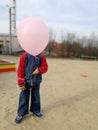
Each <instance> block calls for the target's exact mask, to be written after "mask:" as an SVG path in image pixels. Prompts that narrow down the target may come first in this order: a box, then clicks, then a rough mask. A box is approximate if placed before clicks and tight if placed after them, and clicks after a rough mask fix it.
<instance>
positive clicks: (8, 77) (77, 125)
mask: <svg viewBox="0 0 98 130" xmlns="http://www.w3.org/2000/svg"><path fill="white" fill-rule="evenodd" d="M0 59H7V60H11V61H14V62H16V63H18V60H19V57H13V56H6V57H5V56H0ZM47 61H48V64H49V71H48V72H47V73H46V74H45V75H43V82H42V84H41V102H42V112H43V114H44V117H43V118H42V119H38V118H36V117H34V116H32V114H31V113H30V114H28V115H27V117H26V118H24V120H23V122H22V123H21V124H18V125H17V124H15V123H14V118H15V116H16V113H17V105H18V96H19V90H18V89H17V81H16V73H15V72H9V73H0V130H14V129H17V130H98V61H83V60H64V59H47ZM84 72H85V73H87V75H88V77H86V78H84V77H81V76H80V74H81V73H84Z"/></svg>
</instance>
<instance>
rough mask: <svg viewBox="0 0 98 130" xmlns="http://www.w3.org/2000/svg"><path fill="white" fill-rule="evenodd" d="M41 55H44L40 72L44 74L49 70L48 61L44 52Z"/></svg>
mask: <svg viewBox="0 0 98 130" xmlns="http://www.w3.org/2000/svg"><path fill="white" fill-rule="evenodd" d="M41 57H42V61H41V66H40V67H39V68H38V69H39V71H40V74H44V73H46V72H47V70H48V63H47V60H46V58H45V56H44V55H43V54H41Z"/></svg>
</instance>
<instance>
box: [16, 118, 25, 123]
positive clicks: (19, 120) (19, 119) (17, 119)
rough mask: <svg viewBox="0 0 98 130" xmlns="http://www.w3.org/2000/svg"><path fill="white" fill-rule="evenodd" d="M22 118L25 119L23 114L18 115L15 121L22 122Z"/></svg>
mask: <svg viewBox="0 0 98 130" xmlns="http://www.w3.org/2000/svg"><path fill="white" fill-rule="evenodd" d="M22 119H23V117H22V116H17V117H16V118H15V122H16V123H20V122H21V121H22Z"/></svg>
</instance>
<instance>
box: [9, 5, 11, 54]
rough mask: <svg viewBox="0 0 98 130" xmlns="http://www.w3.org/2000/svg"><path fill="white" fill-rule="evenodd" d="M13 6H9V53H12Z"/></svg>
mask: <svg viewBox="0 0 98 130" xmlns="http://www.w3.org/2000/svg"><path fill="white" fill-rule="evenodd" d="M11 23H12V22H11V7H9V38H10V42H9V54H12V24H11Z"/></svg>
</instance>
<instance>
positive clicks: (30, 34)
mask: <svg viewBox="0 0 98 130" xmlns="http://www.w3.org/2000/svg"><path fill="white" fill-rule="evenodd" d="M17 37H18V41H19V44H20V45H21V47H22V48H23V49H24V50H25V51H26V52H28V53H29V54H31V55H34V56H36V55H38V54H40V53H41V52H42V51H43V50H44V49H45V48H46V46H47V44H48V41H49V31H48V28H47V26H46V25H45V23H44V22H43V21H42V20H40V19H38V18H28V19H25V20H24V21H23V22H21V23H20V25H19V27H18V30H17Z"/></svg>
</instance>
